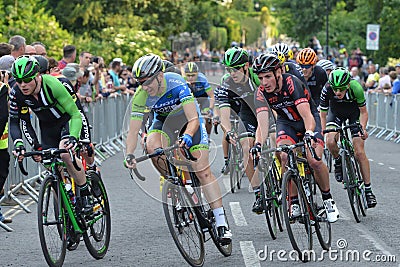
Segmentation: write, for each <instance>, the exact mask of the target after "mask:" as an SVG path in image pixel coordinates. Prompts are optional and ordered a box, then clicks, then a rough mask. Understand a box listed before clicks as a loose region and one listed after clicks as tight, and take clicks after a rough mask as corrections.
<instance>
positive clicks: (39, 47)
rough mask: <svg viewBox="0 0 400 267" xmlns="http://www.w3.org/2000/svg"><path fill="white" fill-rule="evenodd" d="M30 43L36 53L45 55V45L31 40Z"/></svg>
mask: <svg viewBox="0 0 400 267" xmlns="http://www.w3.org/2000/svg"><path fill="white" fill-rule="evenodd" d="M31 45H32V46H33V47H34V48H35V49H36V55H40V56H44V57H45V56H47V51H46V46H45V45H44V44H43V43H41V42H33V43H31Z"/></svg>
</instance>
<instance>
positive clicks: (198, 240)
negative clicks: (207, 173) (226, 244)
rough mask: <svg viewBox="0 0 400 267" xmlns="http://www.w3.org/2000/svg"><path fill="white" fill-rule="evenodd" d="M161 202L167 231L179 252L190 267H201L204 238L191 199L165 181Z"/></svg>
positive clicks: (175, 186) (183, 190)
mask: <svg viewBox="0 0 400 267" xmlns="http://www.w3.org/2000/svg"><path fill="white" fill-rule="evenodd" d="M162 200H163V209H164V215H165V219H166V221H167V225H168V229H169V231H170V233H171V235H172V238H173V240H174V242H175V244H176V246H177V247H178V249H179V252H180V253H181V255H182V256H183V258H184V259H185V260H186V261H187V262H188V263H189V264H190V265H191V266H202V265H203V264H204V255H205V250H204V237H203V233H202V231H201V228H200V225H199V220H198V218H197V215H196V212H195V210H194V209H195V208H194V205H195V204H194V202H193V200H192V198H191V197H189V195H188V193H187V191H186V189H184V188H182V187H180V186H178V185H175V184H172V183H171V182H169V181H168V180H165V182H164V185H163V192H162Z"/></svg>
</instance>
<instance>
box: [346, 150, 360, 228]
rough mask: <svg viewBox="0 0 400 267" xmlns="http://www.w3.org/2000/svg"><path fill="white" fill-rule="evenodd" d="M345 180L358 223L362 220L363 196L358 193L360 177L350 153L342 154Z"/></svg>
mask: <svg viewBox="0 0 400 267" xmlns="http://www.w3.org/2000/svg"><path fill="white" fill-rule="evenodd" d="M342 166H343V181H344V183H345V186H346V190H347V195H348V197H349V201H350V207H351V211H352V213H353V216H354V219H355V220H356V222H357V223H359V222H361V209H362V207H361V204H362V203H361V197H360V195H359V193H358V186H359V185H358V181H359V179H360V178H359V177H358V174H357V169H356V166H355V158H354V157H352V156H350V155H344V156H342Z"/></svg>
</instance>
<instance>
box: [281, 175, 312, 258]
mask: <svg viewBox="0 0 400 267" xmlns="http://www.w3.org/2000/svg"><path fill="white" fill-rule="evenodd" d="M296 196H297V197H296ZM296 199H297V201H295V200H296ZM295 205H296V206H295ZM307 205H308V203H307V199H306V195H305V193H304V190H303V185H302V184H301V183H300V180H299V179H298V177H297V176H296V175H295V174H294V173H293V172H291V171H287V172H285V174H284V176H283V182H282V207H283V215H284V218H285V224H286V229H287V232H288V235H289V239H290V243H291V244H292V247H293V249H294V250H296V251H297V253H298V256H299V259H301V260H302V261H303V262H306V261H308V258H309V257H308V256H309V255H308V252H309V251H310V250H311V249H312V231H311V222H310V213H309V211H308V207H307Z"/></svg>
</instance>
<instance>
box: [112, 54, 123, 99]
mask: <svg viewBox="0 0 400 267" xmlns="http://www.w3.org/2000/svg"><path fill="white" fill-rule="evenodd" d="M121 69H122V68H121V62H120V61H113V62H111V69H110V70H109V71H108V72H109V73H110V76H111V81H112V83H113V89H114V92H117V93H119V94H120V93H121V91H122V92H124V91H126V86H125V85H123V84H121V83H120V82H119V78H118V73H119V72H120V71H121Z"/></svg>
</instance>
